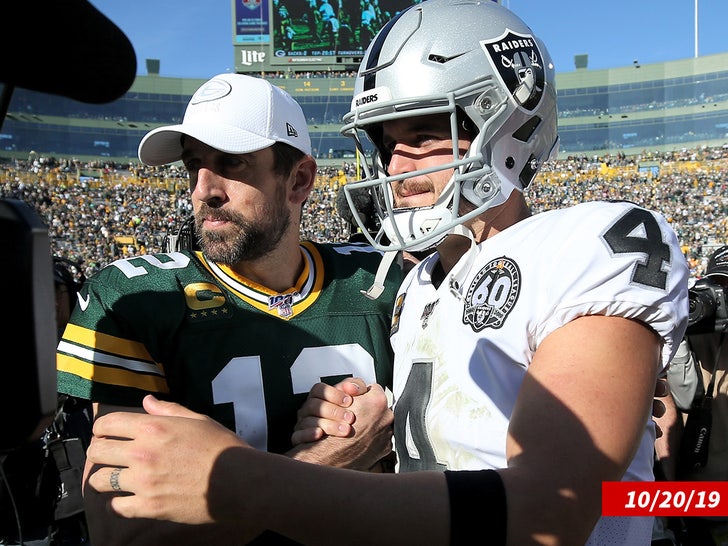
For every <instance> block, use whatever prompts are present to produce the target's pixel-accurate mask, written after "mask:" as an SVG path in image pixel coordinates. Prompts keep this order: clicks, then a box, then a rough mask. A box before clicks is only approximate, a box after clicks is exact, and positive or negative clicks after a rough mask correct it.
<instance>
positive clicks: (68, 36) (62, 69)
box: [0, 0, 137, 104]
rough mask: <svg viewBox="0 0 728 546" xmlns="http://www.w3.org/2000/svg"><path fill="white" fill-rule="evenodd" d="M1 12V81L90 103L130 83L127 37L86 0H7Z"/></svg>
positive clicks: (132, 64) (132, 65) (112, 96)
mask: <svg viewBox="0 0 728 546" xmlns="http://www.w3.org/2000/svg"><path fill="white" fill-rule="evenodd" d="M0 17H1V18H2V21H3V22H4V24H3V31H2V32H0V51H2V52H3V53H2V59H1V60H0V82H4V83H5V84H8V85H12V86H15V87H22V88H25V89H30V90H33V91H40V92H42V93H49V94H52V95H60V96H63V97H67V98H70V99H74V100H77V101H80V102H85V103H91V104H102V103H107V102H112V101H114V100H116V99H118V98H119V97H121V96H122V95H123V94H124V93H126V92H127V91H128V90H129V88H130V87H131V85H132V84H133V83H134V79H135V78H136V70H137V61H136V54H135V53H134V48H133V46H132V44H131V42H130V41H129V39H128V38H127V36H126V35H125V34H124V33H123V32H122V30H121V29H120V28H119V27H117V26H116V25H115V24H114V23H113V22H112V21H111V20H110V19H108V18H107V17H106V16H105V15H104V14H102V13H101V12H100V11H99V10H98V9H96V8H95V7H94V6H93V5H91V4H90V3H89V2H88V1H87V0H6V1H4V2H3V3H2V7H0Z"/></svg>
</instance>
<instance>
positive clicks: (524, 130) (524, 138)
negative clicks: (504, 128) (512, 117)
mask: <svg viewBox="0 0 728 546" xmlns="http://www.w3.org/2000/svg"><path fill="white" fill-rule="evenodd" d="M539 125H541V118H540V117H538V116H533V117H531V118H529V119H528V121H526V123H524V124H523V125H521V126H520V127H519V128H518V129H516V130H515V131H514V132H513V138H515V139H516V140H520V141H521V142H528V141H529V140H531V135H532V134H533V133H534V131H535V130H536V129H537V128H538V126H539Z"/></svg>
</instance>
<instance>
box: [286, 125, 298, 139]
mask: <svg viewBox="0 0 728 546" xmlns="http://www.w3.org/2000/svg"><path fill="white" fill-rule="evenodd" d="M286 134H287V135H288V136H292V137H297V136H298V131H296V128H295V127H294V126H293V125H291V124H290V123H288V122H286Z"/></svg>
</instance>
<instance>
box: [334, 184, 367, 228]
mask: <svg viewBox="0 0 728 546" xmlns="http://www.w3.org/2000/svg"><path fill="white" fill-rule="evenodd" d="M350 194H351V199H352V201H353V202H354V206H355V207H356V210H357V212H358V213H359V215H360V217H361V218H362V220H363V222H364V225H366V226H369V225H371V223H372V222H373V221H374V219H373V215H374V202H373V201H372V196H371V194H370V193H369V190H367V189H366V188H357V189H353V190H350ZM336 212H337V213H338V214H339V216H341V218H343V219H344V220H346V221H347V222H349V223H350V224H351V225H352V226H358V224H357V223H356V220H355V219H354V212H353V211H352V210H351V207H350V206H349V202H348V201H347V200H346V194H345V192H344V186H341V187H340V188H339V191H338V192H337V194H336Z"/></svg>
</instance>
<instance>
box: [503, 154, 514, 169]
mask: <svg viewBox="0 0 728 546" xmlns="http://www.w3.org/2000/svg"><path fill="white" fill-rule="evenodd" d="M505 165H506V169H508V170H510V169H512V168H513V167H515V166H516V160H515V159H513V156H510V155H509V156H508V157H506V161H505Z"/></svg>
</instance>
